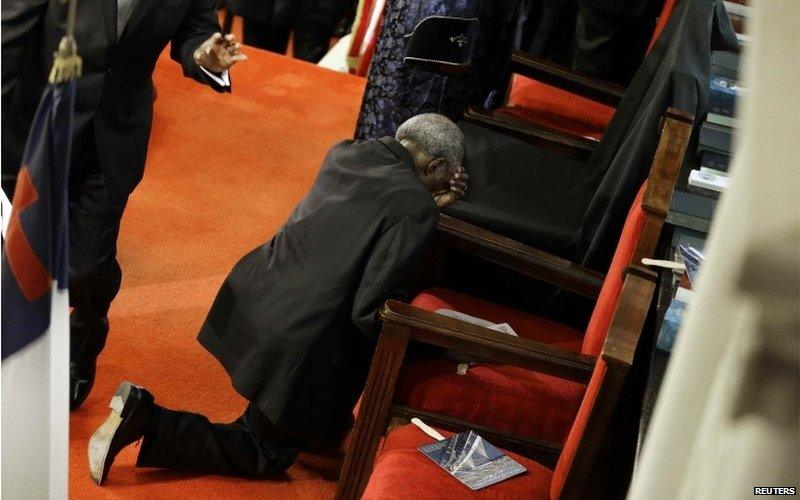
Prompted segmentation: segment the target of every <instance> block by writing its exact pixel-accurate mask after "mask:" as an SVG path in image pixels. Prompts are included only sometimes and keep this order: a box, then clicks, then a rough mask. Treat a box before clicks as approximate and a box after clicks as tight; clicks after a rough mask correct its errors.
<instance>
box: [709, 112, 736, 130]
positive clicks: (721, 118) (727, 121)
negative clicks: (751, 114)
mask: <svg viewBox="0 0 800 500" xmlns="http://www.w3.org/2000/svg"><path fill="white" fill-rule="evenodd" d="M706 121H707V122H708V123H712V124H714V125H719V126H721V127H728V128H739V120H737V119H736V118H734V117H732V116H726V115H718V114H717V113H709V114H708V115H707V116H706Z"/></svg>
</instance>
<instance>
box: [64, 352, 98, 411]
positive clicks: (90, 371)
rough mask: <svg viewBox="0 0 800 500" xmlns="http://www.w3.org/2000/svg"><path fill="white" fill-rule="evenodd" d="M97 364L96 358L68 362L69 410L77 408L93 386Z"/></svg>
mask: <svg viewBox="0 0 800 500" xmlns="http://www.w3.org/2000/svg"><path fill="white" fill-rule="evenodd" d="M96 366H97V358H92V360H91V361H88V362H86V361H84V362H81V363H76V362H74V361H72V362H70V364H69V411H74V410H77V409H78V408H79V407H80V406H81V405H82V404H83V402H84V401H86V398H88V397H89V393H90V392H92V387H93V386H94V374H95V370H96Z"/></svg>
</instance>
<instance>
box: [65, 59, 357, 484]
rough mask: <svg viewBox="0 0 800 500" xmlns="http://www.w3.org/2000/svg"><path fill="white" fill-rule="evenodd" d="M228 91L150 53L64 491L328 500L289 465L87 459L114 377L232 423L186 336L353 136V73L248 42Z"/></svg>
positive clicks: (216, 380) (226, 400) (315, 477)
mask: <svg viewBox="0 0 800 500" xmlns="http://www.w3.org/2000/svg"><path fill="white" fill-rule="evenodd" d="M246 53H247V54H248V56H249V57H250V60H249V61H247V62H245V63H242V64H240V65H238V66H237V67H236V68H234V70H233V71H232V79H233V90H234V92H233V94H224V95H223V94H217V93H215V92H213V91H212V90H210V89H209V88H206V87H203V86H201V85H198V84H196V83H195V82H193V81H191V80H189V79H185V78H183V77H182V76H181V73H180V68H179V66H178V65H177V64H175V63H173V62H171V61H169V60H168V59H167V58H166V57H162V60H161V61H160V62H159V64H158V67H157V69H156V74H155V83H156V87H157V89H158V99H157V101H156V103H155V119H154V124H153V133H152V138H151V141H150V151H149V156H148V161H147V170H146V173H145V178H144V181H143V182H142V183H141V185H140V186H139V187H138V189H137V190H136V192H135V193H134V194H133V196H132V197H131V199H130V202H129V205H128V209H127V211H126V213H125V217H124V219H123V222H122V234H121V236H120V240H119V260H120V263H121V265H122V269H123V281H122V290H121V292H120V294H119V297H118V298H117V300H116V301H115V302H114V304H113V305H112V307H111V313H110V322H111V333H110V335H109V339H108V343H107V345H106V349H105V351H104V352H103V355H102V356H101V357H100V361H99V365H98V375H97V383H96V384H95V388H94V391H93V392H92V394H91V396H90V397H89V399H88V400H87V402H86V403H85V404H84V406H83V407H82V408H81V409H79V410H78V411H76V412H75V413H73V414H72V415H71V419H70V495H71V497H72V498H79V499H83V498H91V499H102V498H108V499H123V498H124V499H127V498H142V499H158V498H164V499H167V498H169V499H174V498H183V499H210V498H220V499H222V498H227V499H230V498H289V497H291V498H293V499H301V498H329V497H331V496H332V495H333V491H334V489H335V482H334V481H335V480H334V479H333V478H332V477H331V476H330V474H327V477H326V475H325V474H323V473H321V472H319V471H318V470H316V469H313V468H310V467H307V466H304V465H301V464H297V465H295V466H294V467H292V468H291V469H290V470H289V471H288V473H287V476H286V479H285V480H283V481H254V480H243V479H238V478H229V477H222V476H195V475H192V474H186V473H175V472H167V471H159V470H148V469H136V468H135V467H134V463H135V457H136V453H137V452H138V449H137V448H134V447H131V448H130V449H127V450H125V451H124V452H123V453H122V454H121V455H120V456H119V457H118V458H117V462H116V463H115V465H114V467H113V468H112V469H111V473H110V475H109V478H108V481H107V483H106V485H105V486H103V487H98V486H96V485H95V484H94V483H92V481H91V479H90V478H89V473H88V470H87V464H86V445H87V442H88V439H89V436H90V434H91V432H93V430H94V429H95V428H96V427H97V426H98V425H99V424H100V423H101V422H102V421H103V419H104V418H105V416H106V415H107V413H108V408H107V404H108V401H109V399H110V397H111V395H112V394H113V392H114V389H115V388H116V386H117V384H118V383H119V382H120V381H122V380H126V379H127V380H131V381H133V382H135V383H137V384H141V385H143V386H145V387H147V388H148V389H150V390H151V391H152V392H153V394H154V395H155V396H156V402H158V403H159V404H162V405H164V406H167V407H170V408H175V409H183V410H189V411H197V412H201V413H203V414H206V415H208V416H209V417H210V418H211V419H212V421H224V422H227V421H231V420H233V419H235V418H236V417H238V416H239V415H240V413H241V412H242V410H243V408H244V406H245V402H244V400H243V399H242V398H240V397H239V396H238V395H237V394H236V393H235V392H234V391H233V389H232V388H231V386H230V383H229V379H228V377H227V375H226V374H225V372H224V371H223V370H222V368H221V367H220V366H219V365H218V364H217V362H216V361H215V360H214V359H213V358H212V357H211V356H210V355H208V354H207V353H206V352H205V351H204V350H203V349H202V348H201V347H200V346H199V344H197V342H196V341H195V335H196V333H197V330H198V328H199V327H200V325H201V323H202V321H203V319H204V318H205V314H206V312H207V310H208V307H209V306H210V305H211V302H212V300H213V298H214V295H215V293H216V291H217V287H218V286H219V284H220V283H221V282H222V280H223V278H224V277H225V275H226V274H227V272H228V270H229V269H230V268H231V267H232V266H233V264H234V263H235V262H236V260H237V259H238V258H239V257H241V256H242V255H244V253H245V252H247V251H248V250H250V249H251V248H253V247H254V246H256V245H258V244H260V243H262V242H263V241H265V240H267V239H269V238H270V237H271V236H272V234H273V233H274V231H275V230H276V229H277V228H278V227H279V225H280V224H281V223H282V222H283V221H284V220H285V218H286V216H287V215H288V214H289V212H290V211H291V209H292V208H293V207H294V205H295V204H296V203H297V202H298V201H299V200H300V199H301V198H302V197H303V195H304V194H305V192H306V190H307V188H308V187H309V185H310V184H311V182H312V181H313V178H314V175H315V174H316V171H317V169H318V167H319V165H320V163H321V161H322V158H323V156H324V154H325V152H326V151H327V150H328V148H329V147H330V146H331V145H332V144H333V143H334V142H336V141H338V140H340V139H344V138H348V137H350V136H352V133H353V130H354V127H355V120H356V116H357V114H358V107H359V102H360V99H361V94H362V91H363V87H364V80H363V79H361V78H357V77H353V76H350V75H342V74H337V73H334V72H330V71H328V70H323V69H319V68H317V67H315V66H312V65H310V64H306V63H302V62H298V61H295V60H291V59H288V58H285V57H281V56H277V55H271V54H268V53H266V52H260V51H256V50H254V49H247V50H246Z"/></svg>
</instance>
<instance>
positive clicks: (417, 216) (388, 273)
mask: <svg viewBox="0 0 800 500" xmlns="http://www.w3.org/2000/svg"><path fill="white" fill-rule="evenodd" d="M437 221H438V217H436V215H435V211H434V210H433V209H429V208H428V207H426V209H425V210H420V211H418V212H416V213H413V214H409V215H407V216H406V217H404V218H403V219H401V220H400V221H399V222H397V223H396V224H394V225H393V226H392V227H390V228H389V229H388V230H387V231H386V232H384V233H383V234H382V235H381V237H380V238H379V240H378V241H377V243H376V244H375V247H374V249H373V251H372V253H371V255H370V257H369V260H368V261H367V265H366V267H365V268H364V273H363V275H362V278H361V283H360V284H359V287H358V291H357V292H356V296H355V300H354V302H353V311H352V315H351V320H352V321H353V324H354V325H355V326H356V327H357V328H358V329H359V330H360V331H361V332H362V333H364V334H365V335H367V336H368V337H370V338H372V339H377V336H378V332H379V330H380V320H379V319H378V309H379V308H380V307H381V305H383V303H384V302H385V301H386V300H387V299H391V298H401V297H400V294H401V292H402V285H403V282H404V281H405V279H406V278H407V276H408V274H409V273H410V272H411V271H412V270H413V267H414V265H415V264H416V262H417V261H418V260H419V258H420V257H421V256H422V254H423V253H424V250H425V249H426V248H427V246H428V245H429V244H430V243H431V242H432V241H433V237H434V234H435V232H436V223H437Z"/></svg>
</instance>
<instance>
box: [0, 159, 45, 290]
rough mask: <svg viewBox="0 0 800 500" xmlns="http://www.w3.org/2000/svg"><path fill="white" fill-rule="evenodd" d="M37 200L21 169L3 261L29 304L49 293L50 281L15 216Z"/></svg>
mask: <svg viewBox="0 0 800 500" xmlns="http://www.w3.org/2000/svg"><path fill="white" fill-rule="evenodd" d="M38 199H39V194H38V193H37V192H36V186H34V185H33V179H31V173H30V171H29V170H28V167H22V169H21V170H20V171H19V175H18V176H17V188H16V190H15V193H14V202H13V209H12V211H11V220H10V221H9V224H8V233H7V235H6V258H7V259H8V264H9V267H11V273H12V274H13V275H14V277H15V278H16V280H17V283H18V284H19V287H20V289H21V290H22V294H23V295H25V298H26V299H28V301H30V302H33V301H34V300H36V299H38V298H40V297H41V296H42V295H44V294H45V293H47V291H48V290H50V287H51V286H52V283H53V278H52V276H50V273H49V272H48V271H47V268H46V267H45V266H44V264H42V261H41V260H39V257H38V256H37V255H36V253H35V252H34V251H33V248H32V247H31V244H30V242H29V241H28V236H27V235H26V234H25V229H24V228H23V227H22V221H20V218H19V214H20V213H22V212H24V211H25V209H26V208H28V207H29V206H30V205H32V204H33V203H36V201H37V200H38Z"/></svg>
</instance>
